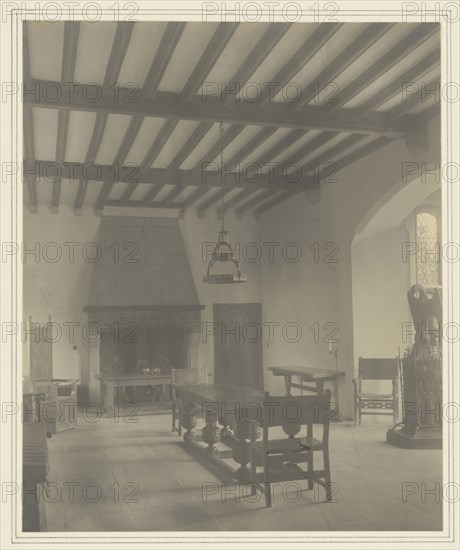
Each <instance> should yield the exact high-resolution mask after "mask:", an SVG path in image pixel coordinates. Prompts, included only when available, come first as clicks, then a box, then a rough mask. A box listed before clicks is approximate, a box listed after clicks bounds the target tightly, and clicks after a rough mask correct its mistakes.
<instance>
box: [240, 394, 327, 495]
mask: <svg viewBox="0 0 460 550" xmlns="http://www.w3.org/2000/svg"><path fill="white" fill-rule="evenodd" d="M336 414H337V411H336V410H335V409H334V405H333V404H331V391H330V390H326V391H325V392H324V394H322V395H304V396H283V397H275V396H270V395H269V394H268V393H267V394H266V396H265V398H264V402H263V410H262V440H261V441H256V440H255V433H256V427H255V425H254V424H252V425H251V442H250V448H251V483H252V484H253V488H255V487H257V488H258V489H260V490H261V491H262V492H263V493H264V494H265V502H266V505H267V506H271V503H272V499H271V483H275V482H280V481H293V480H305V479H306V480H307V481H308V489H313V486H314V483H318V484H319V485H321V486H322V487H324V488H325V490H326V500H328V501H331V500H332V483H331V469H330V464H329V421H330V420H333V419H334V417H335V415H336ZM315 424H321V425H322V434H321V437H320V438H319V439H317V438H315V437H313V427H314V425H315ZM280 426H281V427H282V428H283V431H284V433H285V434H286V437H279V435H278V436H277V437H276V436H275V435H274V434H272V432H273V430H272V428H276V427H280ZM302 432H303V433H302ZM278 434H279V430H278ZM315 452H320V453H322V459H323V460H322V462H323V463H322V467H321V468H320V469H315V465H314V460H313V457H314V453H315ZM301 464H305V465H306V469H304V468H301V466H300V465H301ZM260 466H261V467H262V471H261V472H259V471H258V468H259V467H260Z"/></svg>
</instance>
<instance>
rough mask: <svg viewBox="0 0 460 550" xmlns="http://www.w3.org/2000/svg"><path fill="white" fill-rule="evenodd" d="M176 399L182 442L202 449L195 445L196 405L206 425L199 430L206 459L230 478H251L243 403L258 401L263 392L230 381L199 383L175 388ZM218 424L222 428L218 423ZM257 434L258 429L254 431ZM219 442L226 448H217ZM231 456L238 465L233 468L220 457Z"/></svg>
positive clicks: (259, 401)
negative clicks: (205, 448) (204, 447)
mask: <svg viewBox="0 0 460 550" xmlns="http://www.w3.org/2000/svg"><path fill="white" fill-rule="evenodd" d="M176 394H177V398H178V400H179V405H180V406H179V417H180V422H181V425H182V426H183V427H184V428H185V429H186V430H187V431H186V432H185V433H184V441H185V444H186V445H187V446H189V447H193V448H194V449H195V450H198V451H200V450H202V449H201V447H200V446H199V445H198V441H199V439H200V437H199V436H197V434H196V433H195V432H194V429H195V428H196V426H197V422H198V421H197V406H199V407H201V411H202V413H203V419H204V421H205V422H206V425H205V426H204V427H203V429H202V430H201V432H202V436H201V439H202V441H204V442H205V443H206V444H207V445H208V448H207V450H206V455H207V458H208V459H209V460H210V461H211V462H212V463H214V464H215V465H218V466H219V467H220V468H223V469H224V470H226V472H227V473H229V474H230V475H231V476H232V477H234V478H236V479H237V480H239V481H241V482H248V481H249V480H250V472H249V466H248V464H249V462H250V459H251V454H250V444H249V441H248V440H249V438H250V424H251V422H250V421H248V420H247V418H248V417H250V415H249V414H244V410H245V406H251V404H254V403H256V404H260V403H262V402H263V399H264V395H265V394H264V392H263V391H260V390H256V389H253V388H247V387H243V386H236V385H233V384H210V385H206V384H199V385H195V386H181V387H177V388H176ZM217 423H219V424H220V425H221V426H222V428H219V427H218V426H217ZM255 431H256V432H257V433H259V435H260V428H257V427H256V430H255ZM219 441H222V442H223V443H225V445H226V446H227V447H230V450H229V451H226V450H224V451H222V450H220V451H219V450H218V449H217V447H216V444H217V443H218V442H219ZM230 457H231V458H233V459H234V460H235V462H237V463H238V464H239V465H240V466H239V468H238V469H236V470H235V469H233V468H232V467H231V466H229V465H228V464H226V463H224V462H223V461H222V459H224V458H230Z"/></svg>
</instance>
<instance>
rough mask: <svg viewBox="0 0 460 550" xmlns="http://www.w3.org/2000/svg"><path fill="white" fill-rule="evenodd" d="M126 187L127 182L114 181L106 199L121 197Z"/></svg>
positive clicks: (111, 199)
mask: <svg viewBox="0 0 460 550" xmlns="http://www.w3.org/2000/svg"><path fill="white" fill-rule="evenodd" d="M127 187H128V184H127V183H126V182H124V181H116V182H115V183H114V184H113V187H112V190H111V191H110V193H109V197H108V199H109V200H110V201H113V200H118V199H121V196H122V195H123V193H124V191H125V190H126V188H127Z"/></svg>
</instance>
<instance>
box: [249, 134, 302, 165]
mask: <svg viewBox="0 0 460 550" xmlns="http://www.w3.org/2000/svg"><path fill="white" fill-rule="evenodd" d="M262 131H263V128H260V129H259V132H262ZM291 132H292V128H278V129H277V130H276V131H275V132H274V133H273V134H272V135H271V136H270V137H269V138H268V139H266V140H265V141H264V142H263V143H262V144H261V145H259V146H258V147H257V148H256V149H254V151H252V152H251V153H250V154H249V156H248V157H246V158H245V159H244V163H248V162H257V161H258V160H259V158H260V157H261V156H262V155H263V154H264V153H265V152H266V151H268V150H269V149H271V148H272V147H273V146H274V145H275V144H276V143H279V142H280V141H281V140H282V139H283V138H284V137H286V136H288V135H289V134H290V133H291Z"/></svg>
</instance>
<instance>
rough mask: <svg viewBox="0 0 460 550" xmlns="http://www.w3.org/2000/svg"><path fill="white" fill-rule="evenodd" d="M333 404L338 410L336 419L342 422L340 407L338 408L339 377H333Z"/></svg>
mask: <svg viewBox="0 0 460 550" xmlns="http://www.w3.org/2000/svg"><path fill="white" fill-rule="evenodd" d="M334 405H335V407H334V408H335V410H336V411H338V413H337V421H338V422H342V420H343V416H342V415H341V413H340V409H339V379H338V378H335V379H334Z"/></svg>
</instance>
